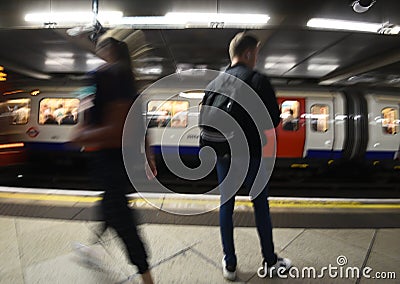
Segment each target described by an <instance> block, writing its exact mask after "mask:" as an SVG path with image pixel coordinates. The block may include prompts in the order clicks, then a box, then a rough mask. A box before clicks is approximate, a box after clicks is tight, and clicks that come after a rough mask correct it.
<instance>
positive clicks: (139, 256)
mask: <svg viewBox="0 0 400 284" xmlns="http://www.w3.org/2000/svg"><path fill="white" fill-rule="evenodd" d="M100 155H101V156H100V160H102V161H101V162H102V163H103V165H102V168H103V171H102V172H101V174H102V181H103V185H104V187H105V193H104V196H103V200H102V211H103V212H102V213H103V217H104V220H105V222H106V224H107V226H110V227H112V228H114V229H115V231H116V232H117V234H118V236H119V237H120V238H121V239H122V241H123V242H124V244H125V246H126V249H127V252H128V256H129V259H130V260H131V262H132V264H134V265H136V266H137V267H138V270H139V273H140V274H144V273H146V272H147V271H148V270H149V265H148V263H147V254H146V250H145V247H144V245H143V242H142V240H141V238H140V236H139V234H138V231H137V227H136V221H135V219H134V215H133V211H132V209H131V208H129V207H128V200H127V198H126V195H125V194H126V188H127V187H128V186H129V184H128V179H127V177H126V172H125V167H124V164H123V162H122V154H121V150H120V149H115V150H105V151H102V153H101V154H100Z"/></svg>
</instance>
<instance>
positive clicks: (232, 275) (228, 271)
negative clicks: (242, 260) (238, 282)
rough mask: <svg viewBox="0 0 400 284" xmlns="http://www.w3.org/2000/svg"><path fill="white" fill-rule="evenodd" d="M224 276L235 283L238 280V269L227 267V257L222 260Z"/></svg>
mask: <svg viewBox="0 0 400 284" xmlns="http://www.w3.org/2000/svg"><path fill="white" fill-rule="evenodd" d="M222 275H223V276H224V278H225V279H226V280H229V281H235V279H236V267H234V266H230V265H226V261H225V257H223V258H222Z"/></svg>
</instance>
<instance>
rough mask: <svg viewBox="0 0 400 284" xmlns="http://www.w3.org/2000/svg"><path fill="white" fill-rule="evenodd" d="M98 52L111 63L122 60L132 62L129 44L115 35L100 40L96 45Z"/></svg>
mask: <svg viewBox="0 0 400 284" xmlns="http://www.w3.org/2000/svg"><path fill="white" fill-rule="evenodd" d="M96 54H97V55H98V56H99V57H101V58H102V59H104V60H105V61H107V62H109V63H114V62H118V61H120V62H124V63H125V64H130V62H131V57H130V53H129V48H128V45H127V44H126V43H125V42H123V41H119V40H116V39H115V38H113V37H108V38H105V39H103V40H101V41H99V43H98V44H97V46H96Z"/></svg>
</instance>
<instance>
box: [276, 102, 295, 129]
mask: <svg viewBox="0 0 400 284" xmlns="http://www.w3.org/2000/svg"><path fill="white" fill-rule="evenodd" d="M299 113H300V103H299V102H298V101H284V102H282V105H281V119H282V129H283V130H286V131H297V130H298V129H299Z"/></svg>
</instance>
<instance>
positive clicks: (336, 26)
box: [307, 18, 400, 34]
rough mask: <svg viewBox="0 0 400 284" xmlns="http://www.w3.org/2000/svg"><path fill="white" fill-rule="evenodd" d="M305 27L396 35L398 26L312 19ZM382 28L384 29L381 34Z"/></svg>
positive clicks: (399, 28)
mask: <svg viewBox="0 0 400 284" xmlns="http://www.w3.org/2000/svg"><path fill="white" fill-rule="evenodd" d="M307 27H311V28H319V29H329V30H346V31H359V32H370V33H385V34H398V33H399V31H400V27H399V26H394V25H391V26H390V25H388V23H383V24H381V23H367V22H356V21H345V20H336V19H324V18H312V19H310V20H309V21H308V22H307ZM382 28H384V29H385V31H384V32H382Z"/></svg>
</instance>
